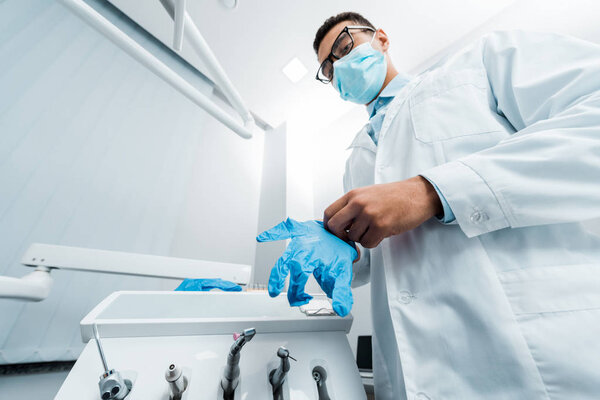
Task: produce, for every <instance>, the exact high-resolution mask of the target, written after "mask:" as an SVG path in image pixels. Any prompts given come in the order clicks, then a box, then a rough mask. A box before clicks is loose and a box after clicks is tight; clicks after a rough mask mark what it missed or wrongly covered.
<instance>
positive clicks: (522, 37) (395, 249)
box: [344, 32, 600, 400]
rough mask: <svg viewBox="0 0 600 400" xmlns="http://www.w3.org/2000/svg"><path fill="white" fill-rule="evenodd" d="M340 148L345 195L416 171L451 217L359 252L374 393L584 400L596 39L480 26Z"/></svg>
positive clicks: (599, 291)
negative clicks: (346, 148) (368, 299)
mask: <svg viewBox="0 0 600 400" xmlns="http://www.w3.org/2000/svg"><path fill="white" fill-rule="evenodd" d="M351 148H352V154H351V155H350V158H349V159H348V162H347V168H346V174H345V176H344V184H345V190H350V189H352V188H356V187H360V186H366V185H371V184H374V183H375V184H377V183H387V182H395V181H400V180H404V179H407V178H410V177H412V176H416V175H419V174H421V175H423V176H426V177H427V178H429V179H431V180H432V181H433V182H435V183H436V184H437V186H438V187H439V188H440V190H441V191H442V193H443V194H444V195H445V197H446V199H447V201H448V203H449V205H450V207H451V208H452V210H453V212H454V214H455V216H456V223H454V224H450V225H444V224H442V223H440V222H438V221H437V220H435V219H432V220H430V221H427V222H426V223H424V224H423V225H421V226H420V227H418V228H416V229H414V230H412V231H409V232H406V233H403V234H401V235H397V236H393V237H391V238H388V239H385V240H384V241H383V242H381V244H380V245H379V246H378V247H376V248H375V249H371V250H365V249H361V250H362V259H361V261H360V262H358V263H356V264H355V271H354V272H355V275H354V282H355V284H360V283H361V282H363V283H364V282H365V281H367V280H368V279H369V275H370V280H371V284H372V288H371V292H372V317H373V338H374V374H375V388H376V392H375V393H376V398H377V399H378V400H385V399H395V400H396V399H404V398H408V399H422V400H424V399H431V400H434V399H461V400H465V399H486V400H490V399H511V400H514V399H527V400H533V399H553V400H554V399H577V400H584V399H600V237H598V236H595V235H593V234H591V233H589V232H587V231H586V230H585V229H584V228H583V227H582V225H581V224H580V223H579V221H582V220H586V219H591V218H597V217H600V46H597V45H595V44H592V43H588V42H585V41H581V40H577V39H574V38H569V37H563V36H558V35H550V34H534V33H525V32H498V33H493V34H490V35H487V36H485V37H484V38H482V39H481V40H480V41H478V42H477V43H475V44H474V45H472V46H470V47H468V48H467V49H466V50H464V51H462V52H460V53H458V54H457V55H455V56H453V57H451V58H449V59H448V60H446V61H445V62H443V63H440V65H438V66H436V67H434V68H432V69H430V70H428V71H426V72H424V73H423V74H421V75H420V76H418V77H416V78H415V79H414V80H412V81H411V82H410V83H409V84H408V85H407V86H406V87H405V88H403V89H402V91H401V92H400V93H399V94H398V95H397V96H396V98H395V99H394V100H393V101H392V103H391V104H390V105H389V108H388V110H387V113H386V117H385V120H384V122H383V125H382V128H381V132H380V134H379V145H378V146H377V147H376V146H375V145H374V144H373V142H372V141H371V138H370V137H369V136H368V135H367V132H366V129H364V128H363V129H362V130H361V131H360V132H359V133H358V135H357V137H356V139H355V140H354V142H353V144H352V145H351Z"/></svg>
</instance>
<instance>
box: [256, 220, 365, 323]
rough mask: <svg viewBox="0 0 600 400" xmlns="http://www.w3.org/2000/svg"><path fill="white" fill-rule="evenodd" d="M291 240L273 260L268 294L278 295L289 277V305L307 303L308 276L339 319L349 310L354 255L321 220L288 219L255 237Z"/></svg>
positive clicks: (349, 245)
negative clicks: (321, 290)
mask: <svg viewBox="0 0 600 400" xmlns="http://www.w3.org/2000/svg"><path fill="white" fill-rule="evenodd" d="M289 238H291V239H292V241H291V242H290V244H289V245H288V247H287V249H286V250H285V253H283V255H282V256H281V258H279V260H277V262H276V263H275V266H274V267H273V269H271V276H270V277H269V295H271V297H275V296H278V295H279V293H281V290H283V287H284V285H285V278H286V277H287V275H288V274H290V284H289V288H288V293H287V296H288V300H289V302H290V305H291V306H301V305H303V304H306V303H308V302H309V301H310V300H311V299H312V296H311V295H309V294H307V293H305V292H304V286H305V285H306V281H307V280H308V277H309V276H310V274H311V273H312V274H313V275H314V277H315V279H316V280H317V282H318V283H319V285H320V286H321V289H323V291H324V292H325V293H326V294H327V296H328V297H329V298H330V299H332V300H333V309H334V311H335V312H336V313H337V314H338V315H339V316H341V317H344V316H346V315H347V314H348V313H349V312H350V309H351V308H352V291H351V290H350V284H351V283H352V262H353V261H354V260H355V259H356V256H357V255H358V253H357V252H356V249H355V248H354V246H353V245H351V244H348V243H346V242H344V241H343V240H341V239H340V238H338V237H337V236H335V235H333V234H332V233H330V232H328V231H327V230H325V228H323V223H322V222H321V221H306V222H298V221H294V220H293V219H291V218H288V219H287V220H286V221H284V222H281V223H280V224H278V225H276V226H274V227H273V228H271V229H269V230H267V231H264V232H263V233H261V234H260V235H258V236H257V237H256V240H257V241H259V242H270V241H274V240H283V239H289Z"/></svg>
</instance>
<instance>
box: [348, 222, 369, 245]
mask: <svg viewBox="0 0 600 400" xmlns="http://www.w3.org/2000/svg"><path fill="white" fill-rule="evenodd" d="M368 228H369V220H368V218H361V217H358V218H356V219H355V220H354V221H353V222H352V226H351V227H350V229H349V230H348V239H349V240H351V241H353V242H360V239H361V238H362V236H363V235H364V234H365V232H367V229H368Z"/></svg>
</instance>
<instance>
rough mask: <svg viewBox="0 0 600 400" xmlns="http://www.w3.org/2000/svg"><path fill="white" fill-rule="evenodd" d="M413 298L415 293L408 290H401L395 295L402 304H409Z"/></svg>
mask: <svg viewBox="0 0 600 400" xmlns="http://www.w3.org/2000/svg"><path fill="white" fill-rule="evenodd" d="M415 298H416V297H415V295H414V294H412V293H411V292H409V291H408V290H402V291H400V292H399V293H398V295H397V296H396V299H398V301H399V302H400V303H402V304H410V303H412V301H413V299H415Z"/></svg>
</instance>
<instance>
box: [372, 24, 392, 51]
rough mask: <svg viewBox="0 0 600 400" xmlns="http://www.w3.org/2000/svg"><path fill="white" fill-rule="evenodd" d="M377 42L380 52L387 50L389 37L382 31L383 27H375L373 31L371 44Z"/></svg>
mask: <svg viewBox="0 0 600 400" xmlns="http://www.w3.org/2000/svg"><path fill="white" fill-rule="evenodd" d="M375 43H377V45H376V46H377V47H378V48H379V50H381V52H383V53H385V52H387V51H388V49H389V47H390V39H389V38H388V36H387V33H385V32H384V31H383V29H381V28H380V29H377V31H376V32H375V39H374V40H373V44H375Z"/></svg>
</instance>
